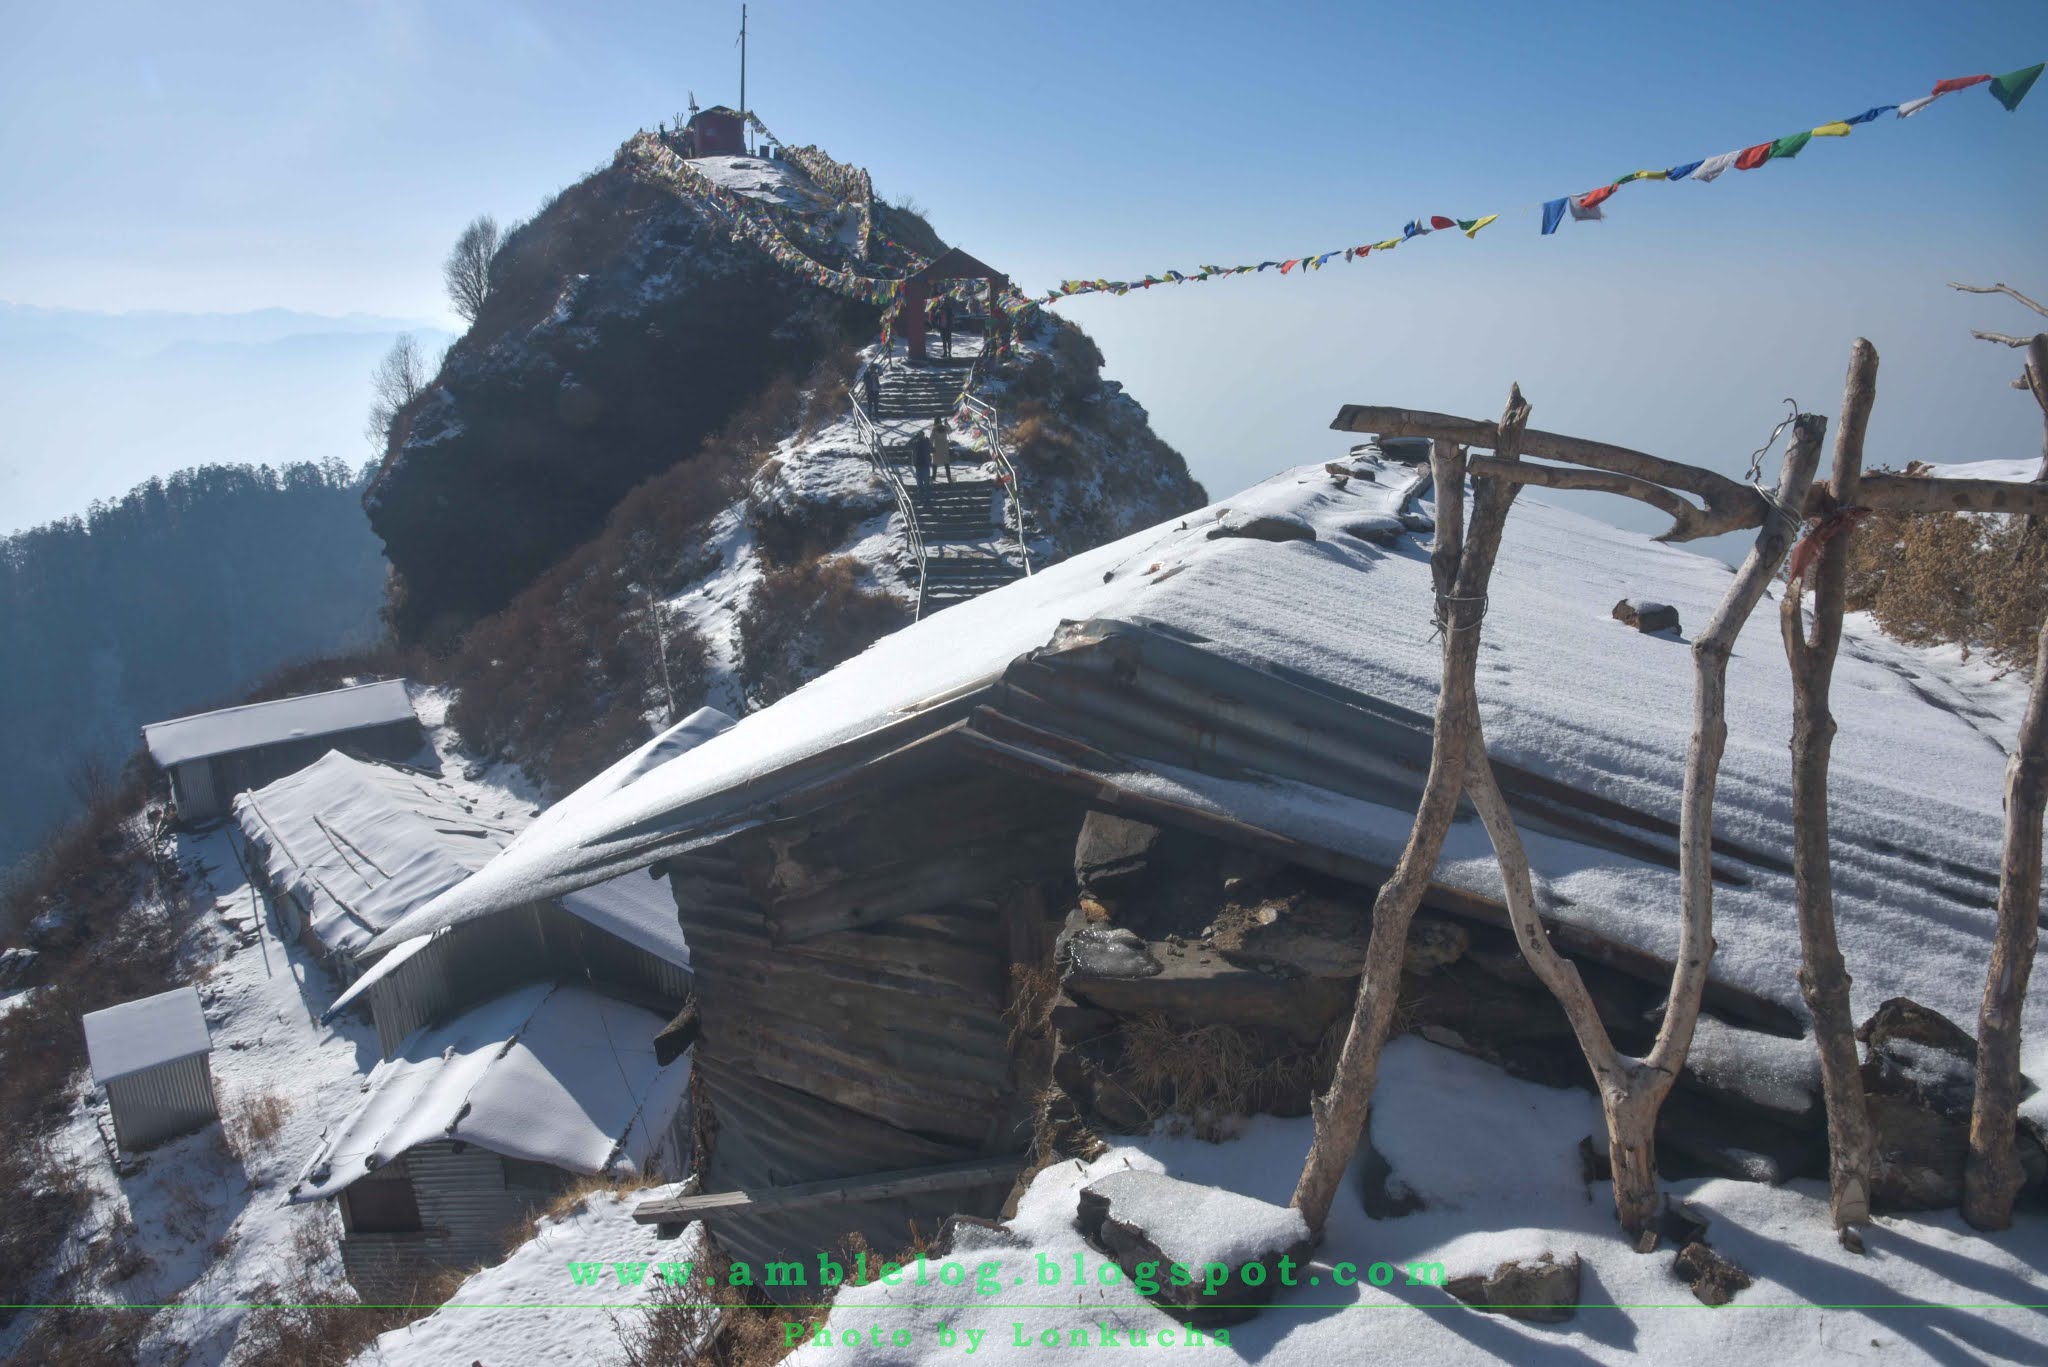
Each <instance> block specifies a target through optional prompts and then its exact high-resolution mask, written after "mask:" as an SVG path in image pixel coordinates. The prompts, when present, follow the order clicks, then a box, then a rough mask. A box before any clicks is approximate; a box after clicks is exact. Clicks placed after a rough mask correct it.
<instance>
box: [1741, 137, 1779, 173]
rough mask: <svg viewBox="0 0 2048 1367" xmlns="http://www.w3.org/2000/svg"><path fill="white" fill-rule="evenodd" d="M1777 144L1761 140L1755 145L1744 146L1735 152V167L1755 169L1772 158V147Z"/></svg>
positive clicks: (1742, 169) (1748, 169)
mask: <svg viewBox="0 0 2048 1367" xmlns="http://www.w3.org/2000/svg"><path fill="white" fill-rule="evenodd" d="M1777 145H1778V144H1777V143H1775V142H1760V143H1758V144H1757V145H1756V146H1754V147H1745V148H1743V149H1742V150H1741V151H1740V152H1738V153H1736V154H1735V169H1736V170H1738V171H1754V170H1755V169H1756V168H1757V167H1759V166H1761V165H1763V164H1764V163H1765V162H1767V161H1769V160H1770V159H1771V149H1772V148H1773V147H1776V146H1777Z"/></svg>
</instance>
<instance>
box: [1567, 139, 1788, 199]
mask: <svg viewBox="0 0 2048 1367" xmlns="http://www.w3.org/2000/svg"><path fill="white" fill-rule="evenodd" d="M1765 150H1766V151H1768V150H1769V149H1768V148H1766V149H1765ZM1613 193H1614V187H1613V186H1612V185H1603V186H1601V187H1600V188H1599V189H1597V190H1588V191H1586V193H1584V194H1583V195H1580V196H1579V207H1580V208H1581V209H1590V208H1592V207H1593V206H1594V205H1595V204H1599V203H1602V202H1603V201H1605V200H1606V198H1607V197H1608V196H1609V195H1611V194H1613Z"/></svg>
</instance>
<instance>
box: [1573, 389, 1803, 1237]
mask: <svg viewBox="0 0 2048 1367" xmlns="http://www.w3.org/2000/svg"><path fill="white" fill-rule="evenodd" d="M1826 433H1827V419H1826V418H1823V417H1820V416H1819V415H1818V414H1814V413H1801V414H1800V415H1799V416H1798V417H1797V418H1795V419H1794V420H1793V423H1792V444H1791V446H1790V447H1789V448H1787V450H1786V452H1785V466H1784V470H1783V473H1782V474H1781V475H1780V476H1779V479H1778V491H1777V501H1778V505H1779V509H1780V512H1779V513H1778V514H1776V515H1774V516H1772V517H1770V518H1768V519H1766V520H1765V522H1764V525H1763V527H1762V528H1761V529H1760V530H1758V532H1757V535H1756V544H1755V545H1753V546H1752V547H1751V548H1750V552H1749V555H1748V557H1747V558H1746V559H1745V560H1744V561H1743V562H1742V567H1741V568H1740V569H1738V570H1737V571H1736V572H1735V581H1734V582H1733V583H1732V584H1730V585H1729V586H1728V592H1727V594H1726V595H1724V596H1723V597H1722V599H1721V605H1720V607H1719V608H1717V609H1715V612H1714V615H1713V618H1712V619H1711V620H1710V621H1709V622H1708V623H1707V627H1706V630H1704V631H1702V632H1701V633H1700V634H1699V636H1698V637H1697V638H1695V639H1694V641H1693V643H1692V659H1693V730H1692V742H1691V744H1690V745H1689V746H1688V747H1687V749H1686V758H1685V786H1684V791H1683V793H1682V795H1681V797H1680V799H1679V814H1678V882H1679V905H1680V911H1681V914H1682V917H1683V919H1682V920H1681V921H1680V923H1679V928H1678V956H1677V962H1676V963H1675V964H1674V966H1673V969H1672V974H1671V993H1670V996H1669V997H1668V999H1667V1000H1666V1002H1665V1007H1664V1020H1663V1023H1662V1024H1661V1025H1659V1026H1658V1028H1657V1040H1656V1043H1655V1044H1653V1045H1651V1047H1650V1052H1649V1055H1648V1056H1647V1057H1646V1058H1644V1060H1643V1069H1644V1071H1643V1073H1642V1074H1641V1075H1640V1081H1641V1082H1642V1084H1643V1085H1641V1086H1639V1087H1637V1088H1634V1089H1632V1090H1631V1092H1630V1094H1629V1096H1628V1097H1627V1099H1626V1100H1625V1101H1624V1102H1623V1103H1622V1105H1621V1106H1620V1107H1619V1108H1618V1113H1617V1115H1616V1117H1615V1118H1614V1119H1613V1120H1612V1121H1610V1122H1609V1126H1610V1130H1611V1131H1613V1132H1614V1133H1615V1134H1616V1135H1617V1136H1618V1137H1617V1139H1616V1142H1615V1143H1614V1144H1613V1145H1612V1146H1611V1153H1610V1157H1611V1159H1612V1161H1613V1164H1614V1190H1615V1194H1616V1196H1617V1198H1618V1199H1619V1202H1620V1209H1619V1211H1618V1212H1617V1213H1618V1214H1619V1215H1620V1217H1621V1227H1622V1229H1623V1230H1625V1231H1627V1233H1628V1234H1629V1235H1630V1237H1632V1238H1634V1239H1636V1240H1638V1241H1639V1242H1638V1245H1637V1246H1638V1247H1642V1246H1644V1244H1645V1243H1647V1244H1649V1245H1650V1246H1654V1244H1655V1239H1656V1220H1657V1200H1656V1191H1657V1170H1656V1151H1655V1144H1656V1125H1657V1112H1658V1110H1659V1109H1660V1108H1662V1106H1663V1104H1664V1097H1665V1095H1666V1094H1667V1093H1668V1092H1670V1090H1671V1084H1672V1083H1673V1082H1675V1081H1677V1079H1678V1070H1679V1068H1680V1067H1682V1066H1683V1065H1684V1063H1685V1056H1686V1053H1687V1052H1688V1051H1689V1050H1690V1049H1691V1048H1692V1032H1693V1026H1694V1025H1695V1024H1697V1023H1698V1021H1699V1014H1700V997H1701V994H1702V993H1704V992H1705V990H1706V986H1707V964H1708V962H1709V961H1710V960H1711V959H1712V958H1713V956H1714V870H1713V862H1712V842H1713V833H1714V788H1715V785H1716V783H1717V782H1718V780H1719V778H1720V773H1721V756H1722V753H1723V751H1724V750H1726V748H1727V744H1728V657H1729V656H1730V655H1731V654H1733V653H1734V650H1735V638H1736V636H1737V634H1739V633H1740V632H1741V630H1742V628H1743V625H1744V624H1745V623H1746V622H1748V620H1749V617H1750V614H1751V612H1753V611H1754V610H1755V608H1756V605H1757V603H1758V602H1759V601H1760V600H1761V599H1762V598H1763V593H1764V589H1765V587H1766V586H1767V585H1768V584H1769V583H1770V582H1771V580H1772V579H1773V578H1774V577H1775V576H1776V575H1777V573H1778V566H1779V565H1780V564H1781V563H1783V561H1784V559H1785V552H1786V551H1787V550H1788V549H1789V548H1790V546H1791V544H1792V538H1793V533H1794V531H1795V529H1796V527H1797V523H1796V522H1795V520H1794V518H1793V516H1792V515H1791V514H1789V513H1786V512H1783V511H1782V510H1783V509H1786V508H1796V507H1798V501H1797V500H1798V499H1799V498H1800V496H1801V495H1803V494H1804V493H1805V490H1806V486H1807V485H1808V484H1810V483H1811V482H1812V480H1813V471H1814V467H1815V466H1817V465H1819V464H1820V444H1821V439H1822V437H1823V436H1825V435H1826Z"/></svg>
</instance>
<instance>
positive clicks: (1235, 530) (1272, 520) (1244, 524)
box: [1209, 513, 1316, 541]
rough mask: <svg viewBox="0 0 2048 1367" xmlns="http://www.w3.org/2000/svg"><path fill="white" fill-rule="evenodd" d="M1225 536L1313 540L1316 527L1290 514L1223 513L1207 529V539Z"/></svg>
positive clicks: (1259, 539)
mask: <svg viewBox="0 0 2048 1367" xmlns="http://www.w3.org/2000/svg"><path fill="white" fill-rule="evenodd" d="M1226 536H1237V537H1244V538H1246V539H1248V540H1252V541H1313V540H1315V539H1316V529H1315V528H1314V527H1311V526H1309V525H1308V522H1307V521H1306V520H1305V519H1303V518H1299V517H1295V516H1293V515H1292V514H1282V513H1253V514H1250V515H1248V516H1247V515H1242V514H1225V515H1224V517H1223V520H1222V521H1221V522H1218V523H1217V524H1216V525H1215V526H1213V527H1211V528H1210V529H1209V540H1211V541H1214V540H1216V539H1217V538H1219V537H1226Z"/></svg>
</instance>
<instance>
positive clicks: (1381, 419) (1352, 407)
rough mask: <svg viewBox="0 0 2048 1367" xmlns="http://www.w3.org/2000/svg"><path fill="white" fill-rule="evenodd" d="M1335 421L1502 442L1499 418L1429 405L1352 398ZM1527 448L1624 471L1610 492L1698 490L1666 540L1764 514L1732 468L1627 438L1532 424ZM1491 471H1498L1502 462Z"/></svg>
mask: <svg viewBox="0 0 2048 1367" xmlns="http://www.w3.org/2000/svg"><path fill="white" fill-rule="evenodd" d="M1330 426H1331V427H1333V428H1335V429H1336V430H1337V431H1339V432H1372V433H1377V434H1378V435H1380V436H1387V437H1428V438H1430V439H1431V440H1432V441H1453V442H1457V443H1458V444H1460V445H1462V446H1482V447H1485V448H1486V449H1487V450H1489V451H1491V450H1493V449H1495V448H1496V447H1497V446H1498V445H1499V443H1500V424H1499V423H1495V422H1482V421H1480V420H1478V419H1476V418H1460V417H1455V416H1453V415H1451V414H1449V413H1430V412H1426V411H1424V410H1422V409H1415V408H1385V407H1379V406H1375V405H1370V404H1355V403H1347V404H1345V405H1344V406H1343V407H1342V408H1341V409H1339V410H1338V411H1337V416H1336V418H1335V419H1333V420H1332V421H1331V423H1330ZM1521 453H1522V455H1523V456H1524V457H1528V458H1533V459H1536V460H1552V461H1569V462H1571V463H1572V464H1574V465H1589V466H1591V467H1592V468H1594V469H1595V470H1606V471H1609V472H1611V473H1613V474H1617V475H1625V476H1627V477H1628V479H1627V480H1626V481H1623V482H1620V483H1618V484H1617V485H1614V486H1610V487H1607V488H1606V489H1605V492H1607V493H1615V494H1621V495H1623V496H1624V497H1627V498H1642V499H1644V500H1645V501H1646V502H1655V503H1656V504H1657V506H1658V507H1662V508H1664V511H1666V512H1671V511H1672V510H1671V509H1670V508H1669V507H1666V506H1665V504H1664V503H1662V502H1659V501H1658V500H1655V499H1649V498H1647V497H1646V495H1647V489H1646V488H1645V487H1644V486H1645V485H1663V486H1665V487H1666V488H1667V489H1683V490H1685V491H1686V492H1687V493H1689V494H1692V495H1694V496H1695V497H1697V498H1698V499H1699V500H1700V502H1701V503H1703V504H1704V505H1705V506H1704V507H1703V508H1699V509H1695V510H1694V512H1693V515H1692V516H1691V517H1690V518H1687V519H1682V520H1679V519H1678V515H1677V514H1676V513H1673V518H1674V520H1675V525H1674V526H1673V527H1672V529H1671V530H1670V531H1668V532H1666V533H1664V535H1662V536H1661V537H1659V538H1658V540H1660V541H1691V540H1694V539H1696V538H1698V537H1702V536H1715V535H1718V534H1720V533H1722V532H1732V531H1739V530H1741V529H1742V528H1744V527H1756V526H1760V525H1762V522H1763V500H1762V498H1761V496H1760V495H1759V494H1758V493H1757V491H1756V490H1755V489H1752V488H1751V487H1750V486H1749V485H1747V484H1744V483H1742V482H1741V481H1739V480H1733V479H1730V478H1728V477H1727V476H1726V475H1717V474H1715V473H1714V472H1713V471H1712V470H1703V469H1701V468H1700V467H1699V466H1697V465H1686V464H1684V463H1682V462H1680V461H1675V460H1666V459H1664V458H1663V457H1662V456H1653V455H1650V454H1648V453H1647V452H1643V451H1632V450H1630V449H1629V448H1628V447H1626V446H1610V445H1608V444H1607V443H1606V442H1601V441H1588V440H1586V439H1585V438H1583V437H1568V436H1565V435H1563V434H1562V433H1558V432H1538V431H1535V430H1533V429H1532V430H1530V431H1529V432H1526V433H1524V434H1523V437H1522V448H1521ZM1487 473H1489V474H1494V475H1498V474H1499V473H1500V471H1498V470H1497V469H1489V470H1488V472H1487ZM1518 482H1523V483H1531V484H1536V483H1544V482H1546V481H1545V479H1544V477H1542V476H1538V477H1536V478H1533V479H1528V480H1523V481H1518Z"/></svg>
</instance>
